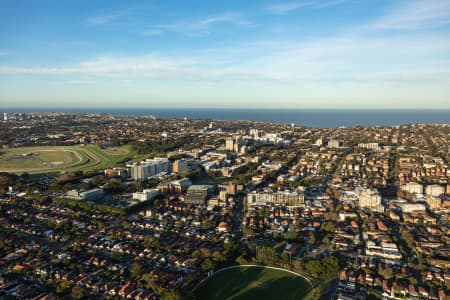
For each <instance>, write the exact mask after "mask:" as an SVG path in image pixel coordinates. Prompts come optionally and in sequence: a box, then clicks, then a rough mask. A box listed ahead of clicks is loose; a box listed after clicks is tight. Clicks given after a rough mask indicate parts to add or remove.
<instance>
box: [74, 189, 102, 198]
mask: <svg viewBox="0 0 450 300" xmlns="http://www.w3.org/2000/svg"><path fill="white" fill-rule="evenodd" d="M103 195H104V192H103V190H102V189H91V190H87V191H80V190H71V191H69V192H67V194H66V196H67V197H68V198H72V199H76V200H84V201H90V200H96V199H99V198H102V197H103Z"/></svg>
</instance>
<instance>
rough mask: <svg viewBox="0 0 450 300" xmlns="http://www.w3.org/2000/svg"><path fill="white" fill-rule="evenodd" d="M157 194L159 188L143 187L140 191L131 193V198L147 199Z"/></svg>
mask: <svg viewBox="0 0 450 300" xmlns="http://www.w3.org/2000/svg"><path fill="white" fill-rule="evenodd" d="M158 195H159V189H144V190H143V191H142V192H137V193H133V200H138V201H147V200H151V199H153V198H155V197H156V196H158Z"/></svg>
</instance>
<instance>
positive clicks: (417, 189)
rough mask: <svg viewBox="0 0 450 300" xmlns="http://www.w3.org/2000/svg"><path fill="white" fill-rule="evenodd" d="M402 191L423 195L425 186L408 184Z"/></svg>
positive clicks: (415, 183)
mask: <svg viewBox="0 0 450 300" xmlns="http://www.w3.org/2000/svg"><path fill="white" fill-rule="evenodd" d="M402 190H404V191H405V192H408V193H411V194H418V195H419V194H423V185H421V184H420V183H417V182H408V183H407V184H405V185H404V186H403V187H402Z"/></svg>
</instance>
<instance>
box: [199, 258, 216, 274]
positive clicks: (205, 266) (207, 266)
mask: <svg viewBox="0 0 450 300" xmlns="http://www.w3.org/2000/svg"><path fill="white" fill-rule="evenodd" d="M200 267H201V268H202V270H203V271H204V272H207V271H211V270H212V269H214V263H213V261H212V260H211V259H209V258H207V259H205V260H204V261H203V262H202V264H201V266H200Z"/></svg>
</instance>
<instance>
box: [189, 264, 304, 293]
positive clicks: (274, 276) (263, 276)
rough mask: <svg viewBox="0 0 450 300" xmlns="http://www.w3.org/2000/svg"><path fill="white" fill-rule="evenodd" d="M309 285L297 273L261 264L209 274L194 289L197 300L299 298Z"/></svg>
mask: <svg viewBox="0 0 450 300" xmlns="http://www.w3.org/2000/svg"><path fill="white" fill-rule="evenodd" d="M311 289H312V287H311V285H310V284H309V282H308V281H307V280H306V279H304V278H303V277H301V276H298V275H294V274H292V273H289V272H286V271H281V270H273V269H267V268H263V267H240V268H236V269H228V270H224V271H222V272H219V273H217V274H215V275H213V276H212V277H211V278H210V279H208V280H207V281H206V282H205V283H204V284H202V285H201V286H200V287H199V288H198V289H197V290H196V291H195V296H196V299H197V300H219V299H220V300H223V299H233V300H252V299H262V300H263V299H264V300H271V299H274V300H275V299H276V300H280V299H283V300H291V299H292V300H293V299H295V300H299V299H300V300H301V299H305V297H306V296H307V295H308V293H309V292H310V291H311Z"/></svg>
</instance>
